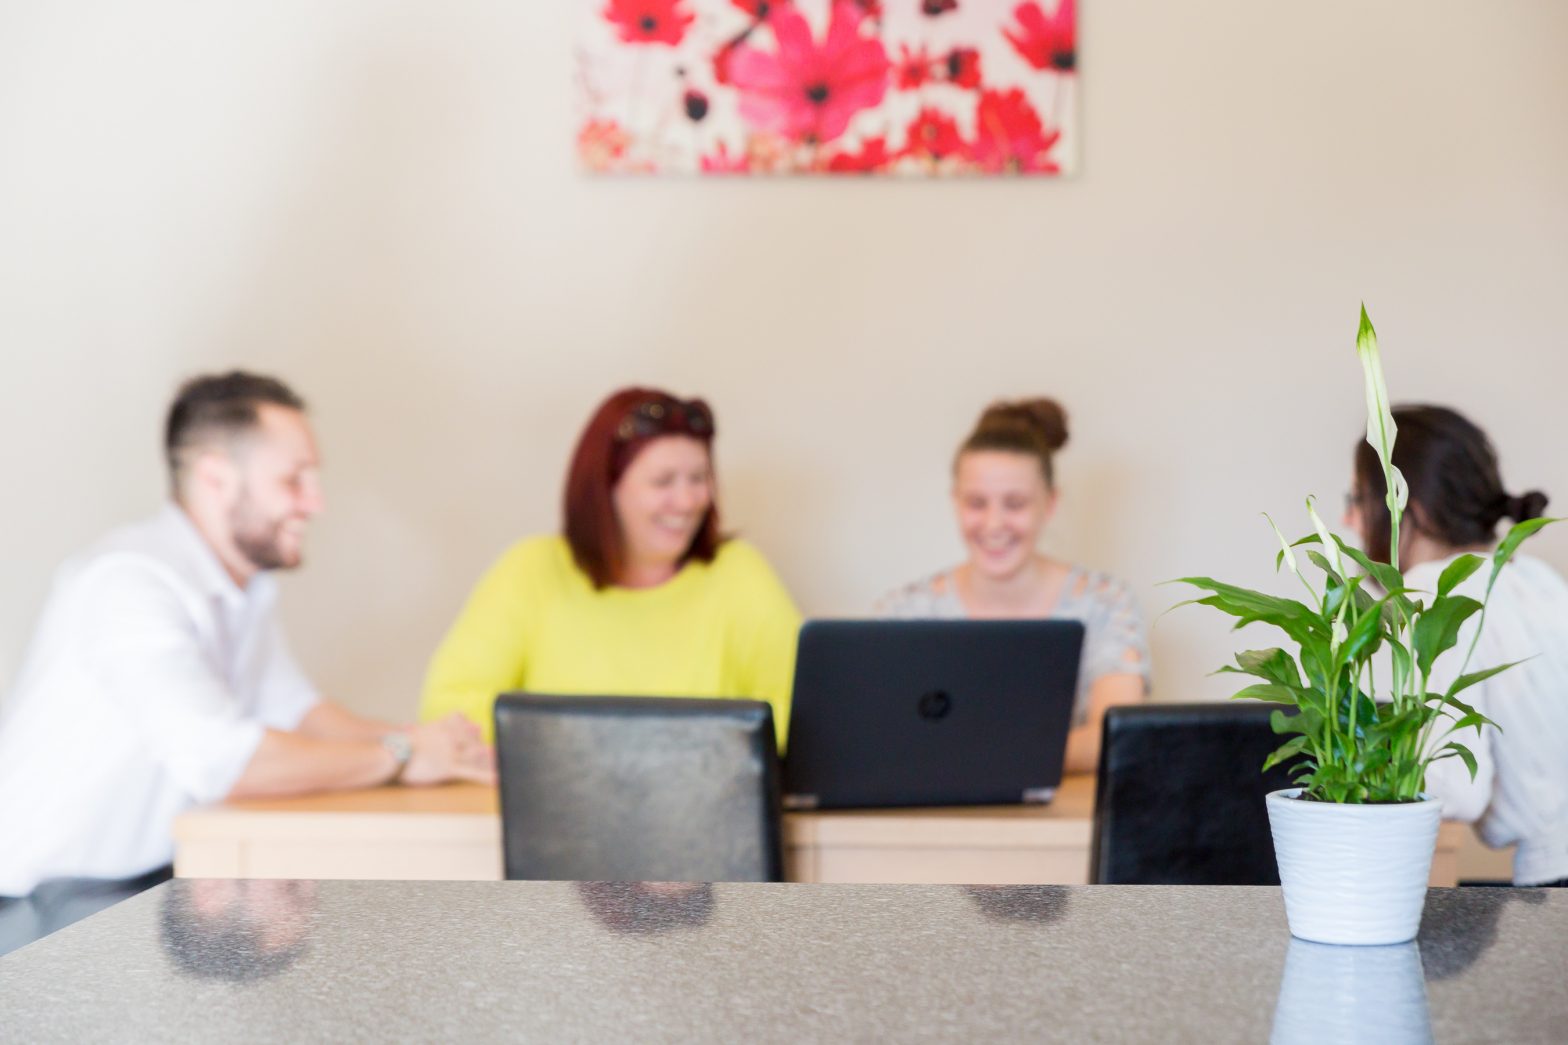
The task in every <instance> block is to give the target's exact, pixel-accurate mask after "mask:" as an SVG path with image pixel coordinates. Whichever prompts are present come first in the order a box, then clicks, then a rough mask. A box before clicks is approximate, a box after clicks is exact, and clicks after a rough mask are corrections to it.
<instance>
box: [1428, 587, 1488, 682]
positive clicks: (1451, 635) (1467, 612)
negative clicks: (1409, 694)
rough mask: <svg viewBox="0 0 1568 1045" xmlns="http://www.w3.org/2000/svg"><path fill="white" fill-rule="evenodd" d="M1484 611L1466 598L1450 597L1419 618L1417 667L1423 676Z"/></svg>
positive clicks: (1440, 601)
mask: <svg viewBox="0 0 1568 1045" xmlns="http://www.w3.org/2000/svg"><path fill="white" fill-rule="evenodd" d="M1480 611H1481V604H1480V603H1479V602H1476V601H1475V600H1474V599H1472V598H1470V597H1469V596H1466V595H1450V596H1449V597H1448V598H1446V599H1439V600H1437V601H1436V602H1434V603H1433V604H1432V605H1431V606H1428V607H1427V610H1426V612H1425V613H1423V614H1421V616H1420V617H1418V618H1416V630H1415V648H1416V664H1417V666H1419V667H1420V669H1421V674H1422V675H1423V676H1425V675H1428V674H1430V673H1431V671H1432V662H1433V661H1435V660H1436V659H1437V658H1438V656H1439V655H1440V654H1442V653H1443V651H1444V650H1448V649H1452V648H1453V646H1454V643H1456V642H1458V641H1459V628H1460V627H1461V626H1462V625H1463V624H1464V622H1465V621H1467V620H1469V619H1470V618H1471V617H1472V616H1473V615H1475V614H1477V613H1479V612H1480Z"/></svg>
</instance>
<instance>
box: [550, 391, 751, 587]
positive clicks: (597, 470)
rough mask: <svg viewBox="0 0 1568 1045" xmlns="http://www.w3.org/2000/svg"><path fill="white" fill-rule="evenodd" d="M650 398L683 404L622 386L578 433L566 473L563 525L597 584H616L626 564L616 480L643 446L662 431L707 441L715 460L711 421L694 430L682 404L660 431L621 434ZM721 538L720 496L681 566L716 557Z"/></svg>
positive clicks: (580, 565)
mask: <svg viewBox="0 0 1568 1045" xmlns="http://www.w3.org/2000/svg"><path fill="white" fill-rule="evenodd" d="M649 402H657V403H666V404H672V405H676V406H680V405H681V401H680V400H679V399H676V398H675V397H674V396H672V395H670V394H669V393H668V392H663V391H660V390H659V389H656V388H623V389H621V390H620V391H619V392H614V393H612V394H611V395H610V397H609V398H608V399H606V400H605V401H604V402H602V403H600V404H599V409H597V410H595V411H594V414H593V417H591V418H589V419H588V424H587V426H586V427H584V428H583V434H582V435H580V436H579V437H578V438H577V449H576V450H574V451H573V452H572V465H571V468H570V470H568V471H567V473H566V497H565V506H564V507H565V511H564V519H563V524H562V530H563V531H564V533H565V535H566V543H567V544H568V545H570V546H571V549H572V558H573V559H574V560H576V562H577V567H578V569H580V570H582V571H583V572H584V573H586V574H587V575H588V579H589V581H591V582H592V583H593V586H594V587H595V588H605V587H608V586H610V585H612V584H614V583H615V582H616V581H617V580H619V579H620V577H621V574H622V571H623V570H624V569H625V566H626V542H625V539H624V538H623V537H622V536H621V524H620V520H619V519H617V518H616V515H615V496H614V494H615V484H616V483H618V482H620V479H621V476H622V475H625V474H626V469H627V468H628V467H629V466H630V465H631V463H632V461H633V460H634V459H635V458H636V457H637V455H638V454H639V453H641V452H642V450H643V448H644V447H646V446H647V445H648V444H649V443H651V442H653V441H654V440H655V439H659V438H662V437H663V436H667V435H684V436H686V437H688V438H691V439H695V440H697V441H698V442H700V443H702V445H703V447H704V448H705V449H706V450H707V451H708V457H709V460H710V461H711V460H712V457H713V428H712V425H711V423H710V424H709V425H708V426H706V430H703V431H692V430H691V429H690V428H689V427H688V426H687V425H686V424H683V423H679V422H680V420H681V419H684V418H685V417H686V416H687V414H686V412H685V411H684V410H681V409H676V410H673V411H671V412H669V414H668V416H669V417H670V418H671V421H672V423H671V424H669V425H668V426H667V427H666V428H664V429H663V430H661V431H656V432H652V433H650V434H647V435H643V434H640V433H639V434H636V435H633V436H632V437H631V438H625V437H624V436H623V435H618V433H617V430H618V429H620V428H621V427H622V423H623V422H624V421H625V420H626V419H627V418H628V417H630V416H631V414H632V412H633V411H635V410H637V408H638V407H640V406H642V405H643V404H645V403H649ZM693 403H694V405H699V406H701V409H702V410H703V411H704V413H706V411H707V407H706V405H705V404H701V403H700V401H696V400H694V401H693ZM716 493H717V489H716V488H715V494H716ZM721 543H723V538H722V537H720V536H719V507H718V499H717V497H716V496H715V498H714V500H713V501H712V502H711V503H709V505H708V511H707V514H706V515H704V516H703V518H702V525H700V526H698V527H697V534H696V536H694V537H693V538H692V541H691V546H690V547H688V548H687V549H686V551H685V553H684V554H683V555H682V556H681V557H680V561H679V562H678V563H677V566H684V565H686V563H688V562H690V561H691V560H693V559H696V560H697V561H699V562H712V561H713V557H714V555H716V554H717V553H718V550H719V545H720V544H721Z"/></svg>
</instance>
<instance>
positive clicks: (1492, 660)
mask: <svg viewBox="0 0 1568 1045" xmlns="http://www.w3.org/2000/svg"><path fill="white" fill-rule="evenodd" d="M1452 561H1453V560H1452V559H1445V560H1443V561H1441V562H1431V563H1422V564H1421V565H1420V566H1416V567H1413V568H1411V569H1410V570H1408V571H1406V573H1405V580H1406V583H1408V584H1409V585H1410V586H1411V587H1412V588H1421V589H1424V590H1425V591H1435V590H1436V588H1437V579H1438V577H1439V576H1440V575H1441V574H1442V572H1443V568H1444V567H1445V566H1447V565H1448V564H1449V563H1450V562H1452ZM1490 574H1491V563H1490V562H1488V563H1487V564H1486V565H1485V566H1483V567H1482V568H1481V569H1480V570H1479V571H1477V572H1476V573H1475V574H1474V575H1473V576H1471V577H1470V578H1469V579H1468V580H1467V581H1465V583H1463V584H1461V585H1460V586H1459V588H1458V589H1457V591H1458V593H1459V594H1461V595H1468V596H1470V597H1471V598H1473V599H1476V600H1477V601H1480V600H1482V599H1483V598H1484V597H1485V594H1486V581H1487V578H1488V576H1489V575H1490ZM1417 597H1419V596H1417ZM1478 616H1479V615H1477V617H1478ZM1477 617H1471V618H1470V620H1469V621H1468V622H1466V624H1465V627H1464V628H1462V629H1461V630H1460V633H1459V642H1458V644H1457V645H1456V646H1455V647H1454V648H1453V649H1451V650H1449V651H1448V652H1447V653H1445V654H1443V656H1442V657H1441V658H1440V659H1439V660H1438V662H1437V665H1436V667H1435V669H1434V671H1433V673H1432V678H1431V679H1429V680H1428V686H1427V688H1428V690H1430V691H1432V692H1436V693H1443V692H1447V689H1448V686H1449V685H1450V684H1451V683H1452V682H1453V680H1454V679H1455V678H1456V677H1457V676H1458V674H1459V670H1460V665H1461V664H1462V662H1463V661H1464V656H1465V651H1466V650H1467V649H1469V646H1470V640H1471V638H1472V637H1473V636H1474V635H1475V629H1476V625H1477V623H1478V620H1477ZM1526 658H1529V659H1526ZM1517 660H1524V661H1525V663H1523V664H1520V665H1518V666H1517V667H1514V668H1510V669H1509V670H1507V671H1505V672H1503V673H1502V674H1501V675H1494V676H1493V677H1491V678H1490V679H1487V680H1486V681H1485V682H1482V683H1479V684H1477V685H1475V686H1472V687H1471V688H1470V689H1467V690H1465V691H1464V692H1463V693H1460V694H1458V697H1459V699H1460V700H1463V701H1465V702H1466V703H1468V704H1471V705H1473V706H1474V707H1475V709H1476V710H1477V711H1479V712H1481V714H1483V715H1485V716H1486V717H1487V718H1490V719H1491V720H1492V721H1494V722H1496V723H1497V725H1498V726H1499V727H1500V729H1493V728H1491V727H1490V726H1489V727H1487V728H1486V729H1484V730H1483V731H1482V733H1481V734H1480V736H1477V735H1476V731H1475V730H1474V729H1468V728H1467V729H1465V730H1463V731H1462V732H1459V733H1455V734H1453V735H1452V736H1450V737H1449V738H1448V739H1449V740H1452V741H1457V742H1459V743H1461V744H1463V745H1464V746H1465V747H1467V748H1469V749H1470V751H1471V753H1472V754H1474V755H1475V759H1476V768H1477V772H1476V775H1475V779H1474V780H1473V781H1472V780H1471V779H1470V772H1469V770H1468V769H1467V768H1466V767H1465V764H1464V763H1463V762H1462V761H1461V760H1459V759H1458V758H1447V759H1444V760H1443V761H1441V762H1435V763H1433V764H1432V766H1431V768H1429V769H1428V770H1427V774H1426V789H1427V792H1428V793H1429V794H1433V795H1436V796H1437V797H1439V798H1441V799H1442V800H1443V816H1444V817H1445V818H1448V819H1451V820H1470V821H1475V822H1476V828H1477V830H1478V831H1479V832H1480V835H1481V838H1482V840H1484V841H1485V842H1486V843H1487V844H1488V845H1491V846H1499V847H1500V846H1505V845H1514V844H1517V845H1518V849H1517V850H1516V851H1515V854H1514V883H1515V884H1517V885H1537V884H1540V883H1541V882H1551V881H1555V880H1557V879H1559V878H1568V584H1565V583H1564V582H1563V579H1562V577H1560V576H1558V574H1557V572H1556V571H1555V570H1553V569H1552V568H1551V567H1550V566H1548V565H1547V564H1546V563H1544V562H1542V561H1541V560H1539V559H1534V558H1531V557H1529V556H1526V555H1516V556H1515V557H1514V559H1513V561H1512V562H1510V563H1509V564H1508V565H1507V566H1505V567H1504V568H1503V572H1502V573H1501V574H1499V575H1498V578H1497V586H1496V587H1495V588H1493V589H1492V598H1491V601H1490V603H1489V604H1488V607H1487V611H1486V623H1485V627H1484V628H1482V629H1481V639H1480V641H1479V643H1478V644H1477V645H1476V648H1475V655H1474V656H1473V657H1472V658H1471V660H1470V664H1469V666H1468V667H1467V668H1465V670H1466V671H1467V672H1475V671H1481V670H1483V669H1485V668H1490V667H1494V666H1496V665H1498V664H1505V663H1508V662H1511V661H1517Z"/></svg>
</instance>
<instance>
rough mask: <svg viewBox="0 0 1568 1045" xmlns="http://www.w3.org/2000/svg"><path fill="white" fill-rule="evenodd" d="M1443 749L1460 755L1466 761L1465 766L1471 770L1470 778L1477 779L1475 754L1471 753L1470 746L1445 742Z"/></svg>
mask: <svg viewBox="0 0 1568 1045" xmlns="http://www.w3.org/2000/svg"><path fill="white" fill-rule="evenodd" d="M1442 749H1443V750H1444V751H1452V752H1453V753H1454V754H1456V755H1458V756H1459V758H1460V760H1461V761H1463V762H1464V764H1465V767H1466V768H1467V769H1469V770H1470V779H1471V780H1474V779H1475V773H1476V764H1475V756H1474V755H1472V754H1471V753H1470V749H1469V748H1467V747H1465V746H1464V745H1463V744H1444V745H1443V748H1442ZM1447 757H1449V756H1447V755H1439V756H1438V758H1447ZM1433 761H1436V759H1433Z"/></svg>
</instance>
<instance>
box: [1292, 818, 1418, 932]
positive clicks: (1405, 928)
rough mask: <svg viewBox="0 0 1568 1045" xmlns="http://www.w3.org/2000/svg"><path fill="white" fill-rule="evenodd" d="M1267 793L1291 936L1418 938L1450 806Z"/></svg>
mask: <svg viewBox="0 0 1568 1045" xmlns="http://www.w3.org/2000/svg"><path fill="white" fill-rule="evenodd" d="M1300 793H1301V789H1300V788H1288V789H1286V790H1284V791H1275V792H1273V793H1271V794H1270V795H1269V796H1268V799H1267V807H1268V811H1269V829H1270V831H1271V832H1272V833H1273V835H1274V857H1275V859H1276V860H1277V861H1278V862H1279V880H1280V884H1281V885H1282V886H1283V887H1284V890H1285V917H1286V919H1287V920H1288V921H1289V922H1290V932H1291V935H1292V936H1297V937H1300V938H1301V939H1303V940H1312V941H1315V942H1317V943H1356V944H1392V943H1404V942H1406V941H1407V940H1413V939H1415V937H1416V931H1417V930H1419V929H1420V928H1421V907H1422V905H1423V904H1425V902H1426V884H1427V881H1428V879H1430V878H1431V875H1432V854H1433V852H1434V851H1436V849H1437V829H1438V826H1439V823H1440V821H1441V819H1442V814H1443V804H1442V802H1440V801H1438V800H1437V799H1435V798H1423V799H1422V800H1421V801H1419V802H1400V803H1392V804H1388V805H1349V804H1340V803H1336V802H1304V801H1301V800H1300V799H1298V798H1297V797H1296V796H1297V795H1299V794H1300Z"/></svg>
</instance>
